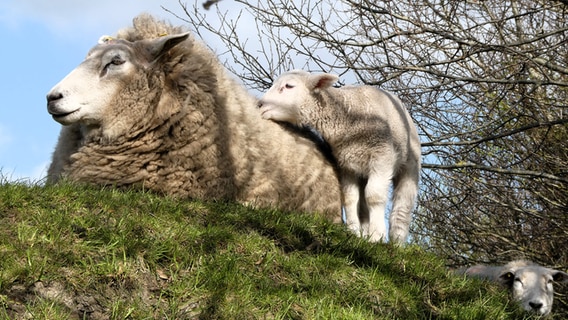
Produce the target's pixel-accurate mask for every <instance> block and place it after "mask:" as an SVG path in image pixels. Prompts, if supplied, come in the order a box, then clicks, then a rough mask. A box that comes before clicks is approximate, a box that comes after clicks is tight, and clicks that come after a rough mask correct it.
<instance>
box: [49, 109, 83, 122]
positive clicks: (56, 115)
mask: <svg viewBox="0 0 568 320" xmlns="http://www.w3.org/2000/svg"><path fill="white" fill-rule="evenodd" d="M79 109H80V108H79ZM79 109H75V110H73V111H70V112H51V111H50V112H49V114H50V115H51V116H52V117H53V120H55V121H60V120H62V119H65V118H67V117H68V116H70V115H72V114H74V113H76V112H78V111H79Z"/></svg>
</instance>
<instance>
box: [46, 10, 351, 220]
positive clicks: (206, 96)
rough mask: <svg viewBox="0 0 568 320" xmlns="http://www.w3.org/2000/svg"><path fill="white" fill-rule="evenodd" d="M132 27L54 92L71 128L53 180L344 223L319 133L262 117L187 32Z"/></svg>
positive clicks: (62, 140) (138, 23) (51, 100)
mask: <svg viewBox="0 0 568 320" xmlns="http://www.w3.org/2000/svg"><path fill="white" fill-rule="evenodd" d="M133 22H134V27H133V28H128V29H124V30H122V31H120V32H119V33H118V35H117V36H116V37H114V38H112V37H104V38H101V40H100V41H99V44H98V45H96V46H95V47H94V48H93V49H91V51H90V52H89V53H88V55H87V57H86V59H85V61H83V62H82V63H81V64H80V65H79V66H78V67H77V68H76V69H75V70H73V71H72V72H71V73H70V74H69V75H68V76H66V77H65V78H64V79H63V80H61V82H59V83H58V84H57V85H55V87H54V88H53V89H52V90H51V91H50V92H49V94H48V95H47V101H48V105H47V109H48V112H49V113H50V114H51V115H52V117H53V119H54V120H55V121H57V122H59V123H61V124H63V125H64V126H63V127H62V129H61V133H60V136H59V141H58V143H57V146H56V148H55V152H54V154H53V160H52V163H51V165H50V167H49V170H48V182H56V181H58V180H60V179H61V178H65V179H68V180H72V181H78V182H84V183H91V184H98V185H115V186H129V187H132V186H135V187H136V186H137V187H139V188H144V189H149V190H153V191H156V192H158V193H164V194H170V195H174V196H180V197H191V198H201V199H224V200H238V201H239V202H241V203H247V204H252V205H256V206H275V207H278V208H280V209H284V210H300V211H319V212H321V213H324V214H325V215H326V216H327V217H329V218H331V219H332V220H335V221H337V222H340V221H341V202H340V199H339V197H340V189H339V183H338V180H337V176H336V174H335V171H334V166H333V165H332V164H330V163H329V161H328V159H326V157H325V156H324V155H323V154H322V153H321V152H319V151H318V149H317V148H316V146H315V144H314V142H312V140H310V139H308V138H307V137H305V136H303V135H301V134H298V132H296V131H295V130H292V128H291V127H290V126H288V127H286V126H282V125H278V124H276V123H271V122H268V121H262V119H261V117H260V115H259V114H258V112H257V110H256V105H257V100H256V98H254V97H253V96H252V95H251V94H249V93H248V92H247V91H246V90H245V89H244V87H242V85H240V84H239V83H237V82H236V81H234V80H233V79H232V78H231V77H230V76H229V74H228V72H227V71H226V70H225V69H224V67H223V66H222V64H221V63H220V62H219V61H218V59H217V57H216V56H215V55H214V54H213V53H212V52H211V51H210V50H209V49H208V48H207V47H206V46H205V45H204V44H203V43H201V42H199V41H197V40H196V39H194V37H193V36H192V35H191V34H189V33H187V32H184V30H183V29H182V28H180V27H172V26H171V25H169V24H167V23H164V22H161V21H157V20H155V19H154V18H152V17H151V16H149V15H141V16H139V17H137V18H135V19H134V20H133ZM164 35H165V36H164Z"/></svg>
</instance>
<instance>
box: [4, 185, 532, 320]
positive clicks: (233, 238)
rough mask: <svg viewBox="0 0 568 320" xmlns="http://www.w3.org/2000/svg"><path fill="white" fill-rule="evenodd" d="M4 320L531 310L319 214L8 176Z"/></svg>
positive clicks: (429, 315)
mask: <svg viewBox="0 0 568 320" xmlns="http://www.w3.org/2000/svg"><path fill="white" fill-rule="evenodd" d="M0 305H1V306H2V307H0V318H3V319H12V318H16V319H109V318H110V319H520V318H522V317H523V316H524V315H523V313H522V312H520V311H519V310H518V308H517V307H516V304H514V303H510V302H508V299H507V297H506V294H505V293H504V292H502V291H501V290H499V289H498V288H496V287H495V286H492V285H488V284H487V283H484V282H480V281H470V280H466V279H463V278H461V277H456V276H453V275H452V274H451V272H449V271H448V270H447V269H446V268H445V267H444V262H443V261H441V260H440V259H438V258H436V257H435V256H433V255H431V254H429V253H427V252H424V251H423V250H422V249H421V248H419V247H415V246H409V247H406V248H397V247H394V246H391V245H388V244H370V243H368V242H366V241H364V240H362V239H359V238H357V237H355V236H352V235H351V234H350V233H349V232H347V231H346V230H345V229H344V228H343V226H339V225H334V224H332V223H329V222H327V221H325V220H324V219H322V218H319V217H317V216H313V215H308V214H299V213H283V212H278V211H275V210H254V209H250V208H247V207H244V206H241V205H237V204H232V203H220V202H200V201H182V200H176V199H171V198H167V197H160V196H157V195H154V194H151V193H145V192H136V191H120V190H116V189H112V188H103V189H100V188H92V187H82V186H75V185H69V184H65V185H60V186H47V187H43V186H37V185H29V184H20V183H8V182H0Z"/></svg>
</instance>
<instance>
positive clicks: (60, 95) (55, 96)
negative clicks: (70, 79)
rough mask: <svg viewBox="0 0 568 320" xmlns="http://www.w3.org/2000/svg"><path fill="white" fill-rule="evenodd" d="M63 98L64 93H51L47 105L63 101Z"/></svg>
mask: <svg viewBox="0 0 568 320" xmlns="http://www.w3.org/2000/svg"><path fill="white" fill-rule="evenodd" d="M62 98H63V93H61V92H50V93H48V94H47V104H48V105H49V104H52V103H54V102H55V101H57V100H59V99H62Z"/></svg>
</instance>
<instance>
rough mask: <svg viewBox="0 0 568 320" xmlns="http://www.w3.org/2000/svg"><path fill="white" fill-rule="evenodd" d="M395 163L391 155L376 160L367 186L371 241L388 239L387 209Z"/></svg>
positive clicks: (366, 195) (366, 199)
mask: <svg viewBox="0 0 568 320" xmlns="http://www.w3.org/2000/svg"><path fill="white" fill-rule="evenodd" d="M393 163H394V161H393V159H392V157H391V156H390V155H386V156H385V157H381V159H379V161H376V162H374V163H373V164H374V165H373V166H372V170H371V173H370V175H369V180H368V182H367V186H366V187H365V201H366V202H367V208H368V210H369V228H368V231H367V234H366V236H368V237H369V240H370V241H374V242H376V241H381V240H382V241H386V236H387V229H386V223H385V209H386V205H387V200H388V192H389V186H390V181H391V178H392V175H393Z"/></svg>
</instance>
